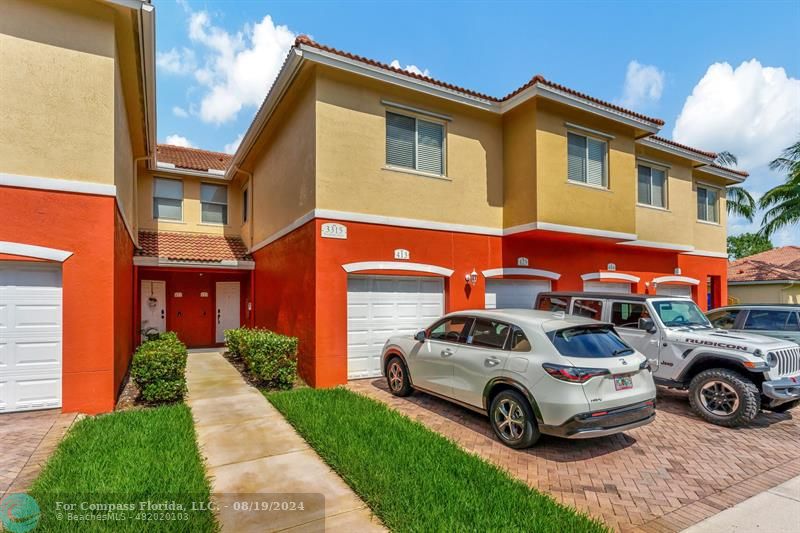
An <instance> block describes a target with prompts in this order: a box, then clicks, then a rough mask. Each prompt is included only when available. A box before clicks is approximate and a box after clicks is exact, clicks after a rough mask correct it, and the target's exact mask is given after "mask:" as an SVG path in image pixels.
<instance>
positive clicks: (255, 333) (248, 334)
mask: <svg viewBox="0 0 800 533" xmlns="http://www.w3.org/2000/svg"><path fill="white" fill-rule="evenodd" d="M225 342H226V343H227V346H228V351H229V352H230V353H231V355H233V356H234V357H241V358H242V360H243V361H244V364H245V367H246V368H247V371H248V372H250V374H252V375H253V376H254V377H255V378H256V379H258V380H259V381H261V382H262V383H263V384H264V385H266V386H267V387H270V388H273V389H291V388H292V385H294V382H295V381H296V380H297V344H298V341H297V337H287V336H286V335H280V334H278V333H274V332H272V331H269V330H267V329H248V328H239V329H236V330H228V331H226V332H225Z"/></svg>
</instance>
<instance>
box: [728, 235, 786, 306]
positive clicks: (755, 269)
mask: <svg viewBox="0 0 800 533" xmlns="http://www.w3.org/2000/svg"><path fill="white" fill-rule="evenodd" d="M728 300H729V302H730V303H736V304H739V303H741V304H800V246H784V247H782V248H775V249H773V250H768V251H766V252H761V253H760V254H755V255H751V256H750V257H743V258H741V259H737V260H736V261H732V262H731V263H730V264H728Z"/></svg>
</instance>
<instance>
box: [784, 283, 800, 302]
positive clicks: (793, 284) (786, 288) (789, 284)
mask: <svg viewBox="0 0 800 533" xmlns="http://www.w3.org/2000/svg"><path fill="white" fill-rule="evenodd" d="M786 283H788V285H786V286H785V287H781V292H783V291H788V290H789V289H791V288H792V287H794V286H795V285H797V282H796V281H789V280H787V281H786ZM781 299H782V298H781ZM780 303H783V302H780ZM786 303H792V302H786ZM794 303H800V302H794Z"/></svg>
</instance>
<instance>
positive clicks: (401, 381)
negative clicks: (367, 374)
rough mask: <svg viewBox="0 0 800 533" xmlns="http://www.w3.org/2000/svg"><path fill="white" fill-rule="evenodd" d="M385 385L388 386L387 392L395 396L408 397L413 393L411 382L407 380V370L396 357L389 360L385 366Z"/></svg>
mask: <svg viewBox="0 0 800 533" xmlns="http://www.w3.org/2000/svg"><path fill="white" fill-rule="evenodd" d="M386 383H387V384H388V385H389V392H391V393H392V394H394V395H395V396H408V395H410V394H411V392H412V391H413V389H412V388H411V380H409V379H408V369H407V368H406V365H405V363H403V360H402V359H400V358H399V357H397V356H395V357H392V358H391V359H389V363H388V364H387V365H386Z"/></svg>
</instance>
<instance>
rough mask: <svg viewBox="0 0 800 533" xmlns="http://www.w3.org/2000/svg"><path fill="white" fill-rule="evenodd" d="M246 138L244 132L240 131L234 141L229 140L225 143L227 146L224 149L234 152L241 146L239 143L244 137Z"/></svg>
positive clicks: (227, 151) (227, 152) (230, 152)
mask: <svg viewBox="0 0 800 533" xmlns="http://www.w3.org/2000/svg"><path fill="white" fill-rule="evenodd" d="M243 138H244V133H240V134H239V136H238V137H236V138H235V139H234V140H233V141H231V142H229V143H228V144H226V145H225V148H224V149H223V150H222V151H223V152H225V153H226V154H232V153H234V152H236V149H237V148H239V145H240V144H241V143H242V139H243Z"/></svg>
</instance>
